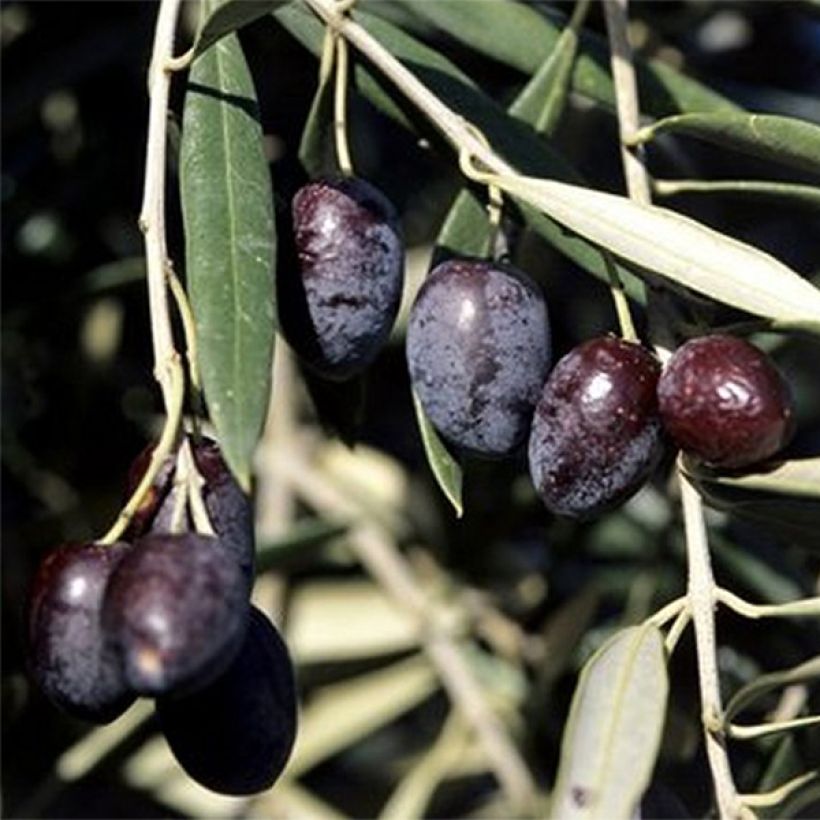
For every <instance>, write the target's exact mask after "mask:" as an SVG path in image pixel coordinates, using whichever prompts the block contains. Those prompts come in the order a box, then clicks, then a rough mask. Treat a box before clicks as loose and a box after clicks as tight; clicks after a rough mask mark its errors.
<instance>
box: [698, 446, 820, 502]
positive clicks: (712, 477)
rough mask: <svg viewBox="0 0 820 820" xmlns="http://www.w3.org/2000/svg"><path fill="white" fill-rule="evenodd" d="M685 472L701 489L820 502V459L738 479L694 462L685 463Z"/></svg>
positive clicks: (779, 464)
mask: <svg viewBox="0 0 820 820" xmlns="http://www.w3.org/2000/svg"><path fill="white" fill-rule="evenodd" d="M683 469H684V471H685V472H686V474H687V475H688V476H690V477H691V478H692V480H693V481H695V482H697V483H698V484H699V485H703V484H715V485H718V486H722V487H730V488H734V489H738V490H750V491H756V492H767V493H776V494H779V495H791V496H804V497H807V498H816V499H820V456H814V457H812V458H798V459H792V460H790V461H781V462H776V463H774V464H772V466H771V467H770V469H768V470H766V471H765V472H749V473H745V474H743V475H735V476H729V475H721V474H720V473H719V472H717V471H714V470H710V469H709V468H708V467H704V466H703V465H702V464H700V463H699V462H698V461H696V460H694V459H691V458H685V459H684V460H683Z"/></svg>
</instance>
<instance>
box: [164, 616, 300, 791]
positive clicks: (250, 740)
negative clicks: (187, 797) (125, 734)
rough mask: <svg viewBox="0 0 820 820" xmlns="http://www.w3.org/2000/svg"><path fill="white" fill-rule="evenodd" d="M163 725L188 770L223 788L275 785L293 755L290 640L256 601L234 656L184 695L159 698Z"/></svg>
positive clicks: (260, 788)
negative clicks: (222, 669)
mask: <svg viewBox="0 0 820 820" xmlns="http://www.w3.org/2000/svg"><path fill="white" fill-rule="evenodd" d="M157 713H158V714H159V719H160V726H161V727H162V731H163V733H164V734H165V738H166V740H167V741H168V745H169V746H170V747H171V751H172V752H173V753H174V756H175V757H176V759H177V760H178V761H179V764H180V765H181V766H182V768H183V769H185V771H186V772H187V773H188V775H189V776H190V777H192V778H193V779H194V780H196V781H197V782H198V783H200V784H201V785H203V786H205V787H206V788H208V789H212V790H213V791H216V792H221V793H222V794H233V795H243V794H253V793H255V792H260V791H263V790H264V789H268V788H270V787H271V786H272V785H273V784H274V782H275V781H276V779H277V778H278V777H279V775H280V774H281V773H282V770H283V769H284V768H285V764H286V763H287V761H288V758H289V757H290V753H291V750H292V749H293V743H294V740H295V737H296V724H297V710H296V692H295V686H294V680H293V668H292V665H291V661H290V657H289V655H288V650H287V647H286V646H285V643H284V642H283V641H282V638H281V637H280V636H279V633H278V632H277V631H276V629H275V627H274V626H273V624H271V622H270V621H269V620H268V619H267V617H265V615H263V614H262V612H260V611H259V610H258V609H256V608H255V607H254V608H252V609H251V614H250V620H249V623H248V631H247V633H246V635H245V640H244V642H243V644H242V648H241V649H240V651H239V654H238V655H237V656H236V658H235V659H234V661H233V663H232V664H231V665H230V666H229V667H228V668H227V669H226V670H225V672H223V673H222V675H220V676H219V677H218V678H217V679H216V680H214V681H213V682H212V683H211V684H209V685H208V686H206V687H204V688H203V689H200V690H199V691H197V692H195V693H193V694H191V695H188V696H184V697H176V698H159V699H158V700H157Z"/></svg>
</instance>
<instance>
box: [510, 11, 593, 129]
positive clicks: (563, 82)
mask: <svg viewBox="0 0 820 820" xmlns="http://www.w3.org/2000/svg"><path fill="white" fill-rule="evenodd" d="M589 3H590V0H576V5H575V8H574V9H573V12H572V18H571V19H570V21H569V23H567V25H566V27H565V28H564V30H563V31H562V32H561V35H560V36H559V38H558V40H556V42H555V48H553V50H552V51H551V52H550V55H549V57H547V59H546V60H544V62H543V63H542V64H541V67H540V68H539V69H538V71H537V72H536V73H535V75H534V76H533V78H532V79H531V80H530V81H529V82H528V83H527V85H526V86H525V87H524V90H523V91H522V92H521V93H520V94H519V95H518V97H517V98H516V100H515V102H514V103H513V104H512V106H510V109H509V110H510V114H512V115H513V116H514V117H518V118H519V119H522V120H524V121H525V122H529V123H532V124H533V125H534V126H535V130H536V131H538V133H539V134H545V135H546V136H552V135H553V134H554V133H555V131H556V129H557V127H558V123H559V122H560V121H561V117H562V116H563V114H564V109H565V108H566V104H567V99H568V98H569V91H570V87H571V85H572V69H573V67H574V65H575V57H576V54H577V52H578V32H579V31H580V29H581V27H582V26H583V23H584V19H585V17H586V15H587V12H588V10H589Z"/></svg>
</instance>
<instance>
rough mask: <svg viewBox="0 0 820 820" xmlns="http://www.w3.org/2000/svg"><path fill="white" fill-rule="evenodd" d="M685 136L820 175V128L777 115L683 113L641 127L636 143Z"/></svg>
mask: <svg viewBox="0 0 820 820" xmlns="http://www.w3.org/2000/svg"><path fill="white" fill-rule="evenodd" d="M666 133H671V134H686V135H688V136H692V137H698V138H699V139H702V140H706V141H707V142H711V143H714V144H715V145H719V146H721V147H723V148H730V149H734V150H738V151H744V152H745V153H748V154H753V155H754V156H758V157H763V158H764V159H770V160H774V161H775V162H782V163H786V164H788V165H792V166H794V167H795V168H800V169H802V170H805V171H810V172H812V173H814V174H820V126H818V125H815V124H814V123H811V122H806V121H805V120H798V119H796V118H794V117H782V116H778V115H775V114H742V113H731V112H723V113H719V114H708V113H707V114H680V115H677V116H674V117H667V118H665V119H662V120H659V121H658V122H655V123H653V124H652V125H649V126H647V127H646V128H642V129H641V130H640V131H638V133H637V134H635V136H634V139H633V141H634V142H635V143H643V142H648V141H650V140H652V139H654V138H655V137H657V136H658V135H659V134H666Z"/></svg>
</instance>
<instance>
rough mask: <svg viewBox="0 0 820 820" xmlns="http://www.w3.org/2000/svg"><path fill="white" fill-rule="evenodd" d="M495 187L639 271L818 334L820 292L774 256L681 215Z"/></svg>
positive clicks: (531, 183) (524, 185)
mask: <svg viewBox="0 0 820 820" xmlns="http://www.w3.org/2000/svg"><path fill="white" fill-rule="evenodd" d="M494 179H496V180H497V183H498V185H500V186H501V187H502V188H504V189H505V190H507V191H508V192H509V193H510V194H512V195H513V196H515V197H518V198H521V199H523V200H525V201H526V202H528V203H529V204H530V205H533V206H535V207H537V208H539V209H541V210H542V211H543V212H544V213H546V214H549V215H550V216H551V217H553V218H554V219H556V220H557V221H559V222H561V223H562V224H564V225H565V226H566V227H568V228H570V229H571V230H573V231H575V232H577V233H579V234H581V235H582V236H585V237H586V238H587V239H590V240H591V241H593V242H595V243H596V244H598V245H601V246H602V247H605V248H607V249H608V250H610V251H612V252H613V253H614V254H616V255H617V256H620V257H621V258H623V259H627V260H629V261H630V262H632V263H634V264H636V265H638V266H639V267H641V268H644V269H645V270H648V271H652V272H654V273H656V274H659V275H661V276H663V277H666V278H668V279H671V280H672V281H674V282H676V283H678V284H680V285H684V286H685V287H688V288H691V289H692V290H694V291H697V292H699V293H702V294H704V295H706V296H709V297H711V298H712V299H715V300H717V301H719V302H723V303H725V304H727V305H731V306H732V307H735V308H738V309H740V310H744V311H748V312H749V313H753V314H757V315H758V316H763V317H766V318H770V319H776V320H783V321H798V322H806V323H809V325H810V326H813V327H814V328H816V331H815V332H820V290H818V289H817V288H815V287H814V286H813V285H812V284H810V283H809V282H807V281H806V280H804V279H801V278H800V276H798V275H797V274H796V273H795V272H794V271H792V270H791V269H790V268H788V267H786V265H784V264H783V263H781V262H779V261H778V260H777V259H775V258H774V257H772V256H770V255H769V254H767V253H764V252H763V251H760V250H757V249H755V248H753V247H752V246H750V245H746V244H744V243H742V242H739V241H737V240H735V239H732V238H730V237H728V236H725V235H724V234H721V233H718V232H717V231H714V230H712V229H711V228H707V227H706V226H705V225H702V224H701V223H699V222H696V221H695V220H693V219H690V218H688V217H684V216H681V215H680V214H678V213H676V212H674V211H670V210H667V209H665V208H658V207H655V206H651V205H641V204H639V203H637V202H634V201H632V200H629V199H626V198H625V197H621V196H616V195H614V194H608V193H604V192H602V191H594V190H590V189H587V188H581V187H579V186H576V185H566V184H563V183H560V182H553V181H552V180H546V179H532V178H522V177H503V178H501V177H495V178H494Z"/></svg>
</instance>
